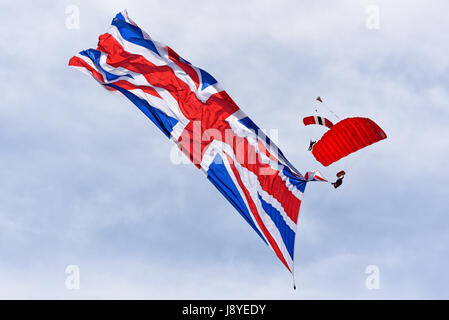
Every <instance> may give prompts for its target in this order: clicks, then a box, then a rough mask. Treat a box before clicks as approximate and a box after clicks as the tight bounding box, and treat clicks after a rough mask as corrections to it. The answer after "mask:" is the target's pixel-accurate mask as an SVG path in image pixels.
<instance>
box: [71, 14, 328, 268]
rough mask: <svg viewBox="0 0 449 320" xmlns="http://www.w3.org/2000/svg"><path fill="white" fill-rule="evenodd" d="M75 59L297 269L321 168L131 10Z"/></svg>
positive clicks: (286, 262) (74, 60)
mask: <svg viewBox="0 0 449 320" xmlns="http://www.w3.org/2000/svg"><path fill="white" fill-rule="evenodd" d="M69 65H70V66H72V67H75V68H78V69H79V70H81V71H83V72H85V73H88V74H90V75H92V76H93V77H94V78H95V79H96V80H97V81H98V82H99V83H100V84H101V85H102V86H103V87H104V88H106V89H108V90H111V91H116V92H120V93H122V94H123V95H125V96H126V97H127V98H128V99H129V100H131V102H133V103H134V104H135V105H136V106H137V107H138V108H139V109H140V110H141V111H142V112H143V113H144V114H145V115H146V116H147V117H148V118H150V119H151V120H152V121H153V122H154V124H156V126H158V127H159V129H160V130H161V131H162V132H163V133H164V134H165V135H166V136H167V137H168V138H169V139H171V140H172V141H173V142H175V143H176V144H177V146H178V147H179V149H180V150H181V151H182V152H183V153H184V154H185V155H186V156H187V157H188V158H189V159H190V160H191V161H192V162H193V163H194V164H195V165H196V166H197V167H198V168H199V169H200V170H201V171H202V172H203V173H204V174H205V175H206V176H207V178H208V179H209V180H210V181H211V182H212V184H213V185H214V186H215V187H216V188H217V189H218V190H219V191H220V192H221V193H222V194H223V195H224V196H225V197H226V199H227V200H228V201H229V202H230V203H231V204H232V205H233V206H234V208H235V209H236V210H237V211H238V212H239V213H240V214H241V215H242V216H243V218H244V219H245V220H246V221H247V222H248V223H249V225H250V226H251V227H252V228H253V229H254V230H255V232H256V233H257V234H258V235H259V236H260V238H261V239H262V240H263V241H264V242H265V243H266V244H267V245H268V246H270V247H271V248H272V249H273V251H274V252H275V254H276V255H277V257H278V258H279V259H280V260H281V261H282V263H283V264H284V265H285V266H286V267H287V269H288V270H289V271H290V272H293V255H294V242H295V233H296V224H297V221H298V215H299V208H300V205H301V198H302V195H303V192H304V190H305V187H306V183H307V182H308V181H316V180H324V179H323V178H322V177H321V175H320V174H319V172H318V171H313V172H307V173H306V174H305V175H304V176H303V175H302V174H301V173H300V172H299V171H298V170H296V169H295V168H294V167H293V165H292V164H291V163H290V162H289V161H288V160H287V159H286V158H285V157H284V155H283V153H282V152H281V151H280V150H279V149H278V148H277V146H276V145H275V144H274V143H273V142H272V141H271V140H270V139H269V138H268V136H266V135H265V134H264V133H263V132H262V130H260V129H259V127H258V126H257V125H256V124H255V123H254V122H253V121H252V120H251V119H250V118H249V117H248V116H246V115H245V113H243V111H242V110H240V108H239V107H238V106H237V104H236V103H235V102H234V101H233V100H232V99H231V97H230V96H229V95H228V94H227V93H226V91H224V90H223V89H222V88H221V87H220V85H219V84H218V82H217V81H216V80H215V79H214V77H212V76H211V75H210V74H209V73H208V72H207V71H205V70H203V69H201V68H198V67H196V66H194V65H192V64H191V63H190V62H188V61H187V60H185V59H183V58H182V57H181V56H179V55H178V54H177V53H176V52H175V51H173V50H172V49H171V48H170V47H168V46H165V45H163V44H161V43H159V42H156V41H154V40H152V39H151V38H150V36H149V35H148V34H147V33H145V32H144V31H143V30H142V29H140V28H139V27H138V26H137V25H136V24H135V23H134V22H133V21H132V20H131V19H130V18H129V17H128V14H127V12H126V11H122V12H121V13H119V14H117V15H116V16H115V18H114V19H113V20H112V24H111V27H110V29H109V31H108V33H105V34H103V35H101V36H100V37H99V42H98V47H97V49H88V50H84V51H81V52H80V53H79V54H77V55H76V56H74V57H72V58H71V59H70V62H69ZM324 181H325V180H324Z"/></svg>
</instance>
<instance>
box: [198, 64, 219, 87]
mask: <svg viewBox="0 0 449 320" xmlns="http://www.w3.org/2000/svg"><path fill="white" fill-rule="evenodd" d="M198 69H199V70H200V73H201V82H202V83H203V84H202V85H201V90H204V89H206V88H207V87H208V86H211V85H213V84H216V83H217V80H215V78H214V77H212V76H211V75H210V73H209V72H207V71H205V70H203V69H201V68H198Z"/></svg>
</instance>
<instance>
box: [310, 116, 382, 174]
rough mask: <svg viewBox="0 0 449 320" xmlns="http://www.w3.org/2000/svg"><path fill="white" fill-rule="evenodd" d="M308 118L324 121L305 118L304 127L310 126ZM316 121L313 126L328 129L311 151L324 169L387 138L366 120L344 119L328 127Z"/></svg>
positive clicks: (374, 124)
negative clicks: (322, 126) (319, 125)
mask: <svg viewBox="0 0 449 320" xmlns="http://www.w3.org/2000/svg"><path fill="white" fill-rule="evenodd" d="M310 118H313V119H314V120H315V119H316V118H320V119H325V118H322V117H317V116H311V117H306V118H304V119H303V122H304V124H305V125H308V124H312V123H311V121H312V119H310ZM306 119H308V120H306ZM316 120H317V122H319V123H316V122H314V123H315V124H322V125H325V126H327V127H328V128H330V129H329V131H327V132H326V133H325V134H324V135H323V136H322V138H321V139H320V140H319V141H318V142H316V143H315V144H313V149H312V154H313V156H314V157H315V159H316V160H318V161H319V162H321V164H322V165H323V166H325V167H327V166H328V165H330V164H332V163H334V162H335V161H338V160H340V159H341V158H344V157H346V156H347V155H349V154H351V153H353V152H356V151H357V150H360V149H362V148H365V147H367V146H369V145H371V144H373V143H375V142H378V141H380V140H383V139H385V138H387V135H386V134H385V132H384V131H383V130H382V129H381V128H380V127H379V126H378V125H377V124H376V123H375V122H374V121H373V120H371V119H368V118H361V117H354V118H346V119H344V120H341V121H340V122H337V123H336V124H335V125H332V123H331V125H330V126H328V125H327V124H326V121H322V120H321V121H318V119H316ZM325 120H327V119H325ZM328 121H329V120H328ZM306 122H307V124H306ZM329 122H330V121H329Z"/></svg>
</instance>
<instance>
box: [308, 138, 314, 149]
mask: <svg viewBox="0 0 449 320" xmlns="http://www.w3.org/2000/svg"><path fill="white" fill-rule="evenodd" d="M315 143H316V141H312V140H310V145H309V149H308V150H309V151H312V149H313V145H314V144H315Z"/></svg>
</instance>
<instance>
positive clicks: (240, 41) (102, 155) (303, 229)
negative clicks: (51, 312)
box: [0, 0, 449, 299]
mask: <svg viewBox="0 0 449 320" xmlns="http://www.w3.org/2000/svg"><path fill="white" fill-rule="evenodd" d="M0 2H1V8H2V10H1V11H0V19H1V21H2V27H3V28H2V30H3V31H2V33H1V35H0V76H1V78H2V79H3V81H1V82H0V92H1V95H0V298H37V299H41V298H69V299H72V298H73V299H78V298H150V299H171V298H175V299H178V298H183V299H201V298H209V299H213V298H231V299H232V298H248V299H249V298H258V299H259V298H260V299H281V298H282V299H284V298H285V299H311V298H325V299H351V298H361V299H380V298H387V299H394V298H411V299H416V298H445V299H448V298H449V287H448V286H449V276H448V272H447V271H448V270H449V258H448V257H449V250H448V244H449V212H448V211H449V210H448V209H449V205H448V200H449V187H448V179H449V170H448V169H447V161H448V158H449V126H448V122H449V107H448V101H449V72H448V71H449V54H448V52H449V42H448V41H447V30H449V21H448V19H447V14H446V13H447V12H448V10H449V4H448V3H447V1H445V0H440V1H439V0H433V1H432V2H431V5H429V2H428V1H405V0H404V1H399V0H398V1H394V2H393V1H376V0H371V1H338V2H336V1H332V2H331V1H313V3H310V1H260V0H258V1H245V2H244V3H242V2H243V1H141V2H138V1H96V2H95V4H90V2H87V1H72V2H61V1H54V2H51V1H45V2H44V1H39V2H26V5H25V3H21V2H20V1H14V2H13V1H4V0H1V1H0ZM69 5H75V6H76V8H78V9H79V22H80V25H79V29H76V28H75V29H70V28H68V27H67V26H69V27H70V26H71V25H70V23H69V24H67V18H68V16H69V14H67V13H66V9H67V7H68V6H69ZM370 5H374V7H372V6H371V7H369V6H370ZM124 8H127V9H128V13H129V15H130V17H131V18H132V19H133V20H134V21H135V22H136V23H138V24H139V25H140V27H142V28H143V29H144V30H145V31H146V32H147V33H149V34H150V35H151V36H152V38H153V39H156V40H158V41H160V42H162V43H166V44H168V45H169V46H171V47H172V48H173V49H174V50H176V51H177V52H178V53H179V54H181V56H183V57H184V58H186V59H187V60H189V61H190V62H192V63H193V64H195V65H197V66H200V67H201V68H203V69H205V70H207V71H208V72H210V73H211V74H212V75H214V77H215V78H217V80H218V81H219V82H221V84H222V86H223V87H224V88H225V89H226V91H227V92H228V93H229V94H230V95H231V97H232V98H233V99H234V100H235V101H236V102H237V104H238V105H239V106H240V107H241V108H242V109H243V110H244V111H245V112H246V113H247V114H248V115H249V116H250V117H251V118H252V119H253V120H254V121H255V122H256V123H257V124H258V125H259V126H260V127H261V128H265V129H267V130H270V129H277V130H278V133H279V139H278V141H279V146H280V148H281V149H282V150H283V152H284V154H285V155H286V156H287V158H288V159H289V160H290V161H291V162H292V163H293V164H294V165H295V166H296V167H297V168H298V169H299V170H300V171H302V172H305V171H308V170H313V169H320V170H322V172H323V173H324V174H325V175H327V176H329V177H330V179H333V175H334V174H335V172H337V171H339V170H340V169H342V168H344V169H345V170H346V171H347V176H346V178H345V181H344V184H343V186H342V187H340V188H339V189H337V190H334V189H333V188H332V187H331V186H330V185H329V184H324V183H311V184H308V186H307V189H306V193H305V196H304V200H303V204H302V207H301V212H300V217H299V222H298V232H297V236H296V248H295V260H296V261H295V270H296V281H297V286H298V289H297V290H296V291H294V290H293V289H292V282H291V276H290V274H289V272H288V271H287V270H286V269H285V267H284V266H283V265H282V264H281V263H280V262H279V260H278V259H277V258H276V256H275V255H274V254H273V252H272V251H271V250H270V249H269V248H268V247H266V245H265V244H264V243H263V242H262V241H261V240H260V238H259V237H258V235H257V234H256V233H255V232H254V231H253V230H252V229H251V227H250V226H249V225H248V224H247V223H246V222H245V221H244V220H243V219H242V218H241V216H240V215H239V214H238V213H237V212H236V211H235V210H234V209H233V207H232V206H231V205H230V204H229V203H228V202H227V201H226V200H225V198H224V197H223V196H222V195H221V194H220V193H219V192H218V191H217V190H216V189H215V188H214V187H213V186H212V184H210V183H209V182H208V181H207V179H205V177H204V176H203V175H202V174H201V173H200V172H199V171H198V170H197V169H196V168H195V167H194V166H193V165H174V164H173V163H171V162H170V151H171V149H172V144H171V142H170V141H169V140H168V139H166V137H165V136H164V135H163V134H162V133H161V132H160V131H159V130H158V129H157V128H156V126H154V125H153V124H152V123H151V122H150V121H149V120H148V119H147V118H146V117H145V116H144V115H143V114H142V113H141V112H140V111H139V110H138V109H137V108H136V107H135V106H134V105H133V104H132V103H131V102H129V101H128V100H126V99H125V98H124V97H121V96H117V95H113V94H110V93H109V92H107V91H106V90H104V89H102V88H101V87H100V86H99V85H98V84H97V83H96V81H94V80H92V79H91V78H89V77H87V76H85V75H83V74H82V73H80V72H77V71H76V70H73V69H70V68H69V67H68V66H67V63H68V60H69V58H70V57H71V56H73V55H74V54H76V53H77V52H79V51H81V50H83V49H87V48H90V47H96V44H97V38H98V36H99V35H100V34H102V33H104V32H106V31H107V29H108V26H109V24H110V21H111V20H112V18H113V16H114V15H115V14H116V13H117V12H119V11H121V10H123V9H124ZM367 8H368V11H367ZM373 8H374V9H373ZM377 9H378V13H379V21H378V22H379V24H378V26H377V27H378V28H376V26H375V28H372V27H373V25H372V24H371V23H372V22H373V20H371V19H372V18H373V16H372V14H373V12H374V13H375V11H376V10H377ZM373 10H374V11H373ZM68 11H69V12H73V7H69V9H68ZM75 11H76V10H75ZM69 22H70V21H69ZM318 95H320V96H322V97H323V98H324V100H325V102H326V103H327V105H328V106H329V108H330V109H331V110H333V111H334V112H335V113H337V114H338V116H339V117H340V118H344V117H348V116H365V117H370V118H372V119H373V120H374V121H376V122H377V123H378V124H380V126H381V127H382V128H383V129H384V131H385V132H386V133H387V135H388V138H387V140H385V141H382V142H380V143H378V144H376V145H373V146H371V147H369V148H367V149H365V150H362V151H360V152H359V153H358V154H357V155H354V156H351V157H349V158H348V159H347V160H346V161H342V162H341V163H336V164H335V165H333V166H331V167H329V168H323V167H321V166H320V165H319V163H318V162H316V161H315V160H314V158H313V157H312V155H311V154H310V153H309V152H307V147H308V143H309V139H310V137H311V132H312V131H309V128H305V127H303V126H302V125H300V121H301V117H302V116H305V115H308V114H311V113H312V112H313V111H314V109H315V106H316V103H315V101H314V99H315V98H316V96H318ZM323 112H327V109H323ZM331 119H332V118H331ZM332 120H334V121H335V118H334V119H332ZM68 265H77V266H78V267H79V270H80V289H79V290H69V289H67V288H66V278H67V276H68V275H67V274H66V273H65V271H66V267H67V266H68ZM369 265H375V266H377V267H378V269H379V271H380V288H379V289H377V290H376V289H374V290H369V289H368V288H367V287H366V285H365V282H366V279H367V277H368V276H369V275H368V274H366V273H365V271H366V268H367V266H369Z"/></svg>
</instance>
